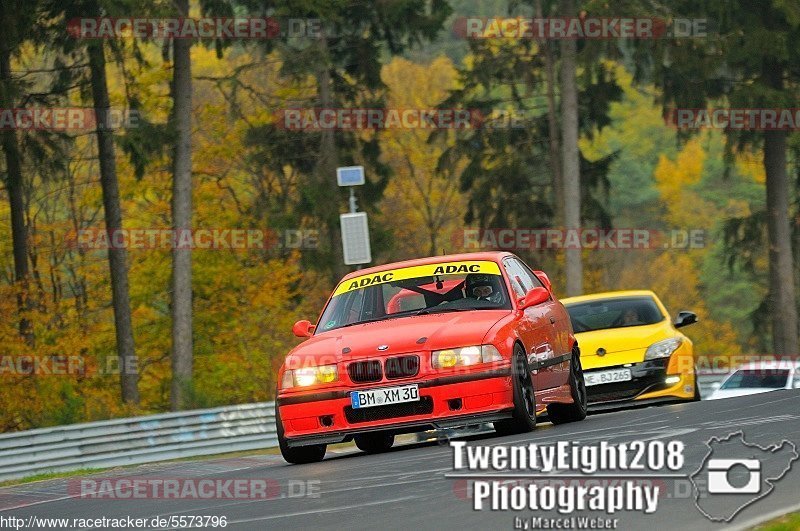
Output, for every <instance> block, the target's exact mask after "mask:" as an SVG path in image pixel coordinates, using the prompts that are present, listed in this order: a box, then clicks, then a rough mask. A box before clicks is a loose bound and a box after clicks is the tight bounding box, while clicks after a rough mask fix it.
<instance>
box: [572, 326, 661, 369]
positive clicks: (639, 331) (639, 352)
mask: <svg viewBox="0 0 800 531" xmlns="http://www.w3.org/2000/svg"><path fill="white" fill-rule="evenodd" d="M673 336H675V332H674V331H673V329H672V327H671V325H670V323H669V321H668V320H664V321H661V322H660V323H655V324H651V325H642V326H627V327H624V328H608V329H605V330H592V331H590V332H579V333H576V334H575V338H576V339H577V340H578V345H579V346H580V349H581V363H582V364H583V366H584V368H585V369H592V368H595V367H607V366H613V365H621V364H623V363H639V362H642V361H644V353H645V351H646V350H647V347H649V346H650V345H652V344H653V343H655V342H656V341H661V340H662V339H667V338H669V337H673ZM601 348H602V349H604V350H605V355H603V356H598V355H597V350H598V349H601Z"/></svg>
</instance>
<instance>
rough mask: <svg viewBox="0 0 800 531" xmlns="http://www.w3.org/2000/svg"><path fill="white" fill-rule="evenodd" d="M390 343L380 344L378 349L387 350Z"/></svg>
mask: <svg viewBox="0 0 800 531" xmlns="http://www.w3.org/2000/svg"><path fill="white" fill-rule="evenodd" d="M388 348H389V345H378V350H387V349H388Z"/></svg>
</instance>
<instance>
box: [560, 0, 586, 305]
mask: <svg viewBox="0 0 800 531" xmlns="http://www.w3.org/2000/svg"><path fill="white" fill-rule="evenodd" d="M562 5H563V10H562V11H563V13H562V16H564V17H572V16H574V15H575V4H574V2H573V0H564V1H563V4H562ZM576 56H577V46H576V43H575V40H573V39H565V40H563V41H561V149H562V153H563V162H562V164H561V168H562V171H563V183H564V228H565V229H566V230H567V231H573V230H575V231H577V230H578V229H579V228H580V226H581V175H580V158H579V152H578V87H577V83H576V81H575V68H576ZM564 257H565V260H566V277H567V296H574V295H580V294H581V293H583V264H582V263H581V249H580V247H578V248H567V249H565V251H564Z"/></svg>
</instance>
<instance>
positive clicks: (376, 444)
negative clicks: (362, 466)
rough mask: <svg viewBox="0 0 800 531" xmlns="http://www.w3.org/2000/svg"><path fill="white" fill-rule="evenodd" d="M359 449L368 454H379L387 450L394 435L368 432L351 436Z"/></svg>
mask: <svg viewBox="0 0 800 531" xmlns="http://www.w3.org/2000/svg"><path fill="white" fill-rule="evenodd" d="M353 440H354V442H355V443H356V446H357V447H358V449H359V450H361V451H362V452H366V453H368V454H379V453H382V452H386V451H388V450H389V449H390V448H391V447H392V445H393V444H394V435H392V434H390V433H369V434H366V435H356V436H355V437H353Z"/></svg>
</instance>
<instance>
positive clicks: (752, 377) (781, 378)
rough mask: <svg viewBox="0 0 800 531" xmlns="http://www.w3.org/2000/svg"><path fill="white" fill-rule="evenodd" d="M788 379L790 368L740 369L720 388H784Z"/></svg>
mask: <svg viewBox="0 0 800 531" xmlns="http://www.w3.org/2000/svg"><path fill="white" fill-rule="evenodd" d="M788 380H789V370H788V369H740V370H738V371H736V372H735V373H733V374H732V375H731V376H730V377H729V378H728V379H727V380H725V383H723V384H722V385H721V386H720V389H763V388H766V389H783V388H784V387H786V382H787V381H788Z"/></svg>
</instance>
